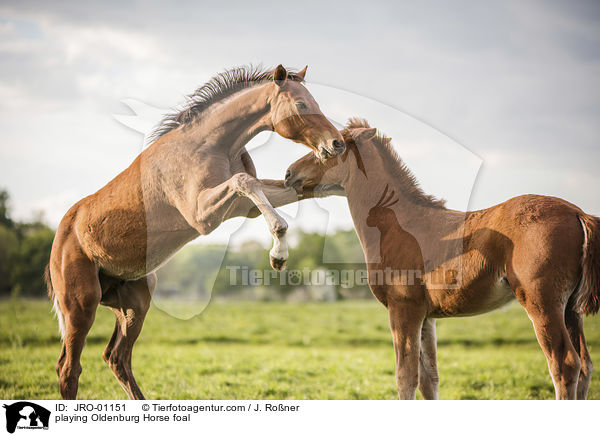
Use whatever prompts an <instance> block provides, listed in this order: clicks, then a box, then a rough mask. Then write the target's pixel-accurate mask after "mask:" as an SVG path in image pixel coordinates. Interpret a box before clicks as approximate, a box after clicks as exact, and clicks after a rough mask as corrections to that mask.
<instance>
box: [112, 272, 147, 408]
mask: <svg viewBox="0 0 600 436" xmlns="http://www.w3.org/2000/svg"><path fill="white" fill-rule="evenodd" d="M155 286H156V275H155V274H154V273H152V274H150V275H148V276H146V277H144V278H141V279H139V280H135V281H127V282H124V283H123V284H122V285H121V286H119V287H116V288H113V289H111V290H110V291H109V292H108V293H107V295H105V298H103V301H102V304H103V305H105V306H108V307H110V308H111V309H112V310H113V312H114V313H115V317H116V321H115V329H114V331H113V334H112V337H111V339H110V341H109V343H108V345H107V346H106V349H105V350H104V353H103V357H104V360H105V362H106V363H107V364H108V366H109V367H110V369H111V370H112V372H113V374H114V375H115V377H116V379H117V381H118V382H119V384H120V385H121V387H123V389H124V390H125V392H126V393H127V395H128V396H129V398H130V399H136V400H143V399H144V395H143V394H142V391H141V389H140V388H139V386H138V384H137V382H136V380H135V377H134V375H133V370H132V368H131V358H132V353H133V346H134V344H135V341H136V339H137V338H138V336H139V335H140V332H141V331H142V326H143V324H144V319H145V317H146V313H147V312H148V309H149V308H150V301H151V298H152V293H153V292H154V287H155Z"/></svg>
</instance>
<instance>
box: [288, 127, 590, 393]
mask: <svg viewBox="0 0 600 436" xmlns="http://www.w3.org/2000/svg"><path fill="white" fill-rule="evenodd" d="M343 136H344V139H345V141H346V147H347V150H346V152H345V153H343V154H342V155H341V156H340V157H338V158H336V159H330V160H328V161H326V162H320V161H318V160H317V159H315V158H314V157H313V156H305V157H303V158H301V159H300V160H298V161H296V162H295V163H294V164H292V166H291V167H290V168H289V169H288V172H287V174H286V184H287V185H288V186H292V187H294V188H296V189H297V190H298V191H299V192H300V193H301V194H302V195H303V196H325V195H345V196H346V197H347V199H348V205H349V207H350V212H351V214H352V219H353V221H354V226H355V228H356V232H357V234H358V237H359V239H360V242H361V245H362V247H363V251H364V254H365V261H366V263H367V267H368V276H369V285H370V287H371V290H372V291H373V294H374V295H375V297H376V298H377V299H378V300H379V301H380V302H381V303H383V304H384V305H385V306H386V307H387V308H388V311H389V317H390V328H391V331H392V338H393V343H394V349H395V352H396V379H397V384H398V395H399V397H400V398H401V399H414V398H415V392H416V389H417V387H418V388H419V389H420V390H421V393H422V394H423V397H424V398H425V399H437V397H438V384H439V377H438V372H437V362H436V337H435V319H436V318H443V317H456V316H467V315H475V314H478V313H484V312H488V311H491V310H493V309H496V308H498V307H500V306H502V305H503V304H505V303H507V302H509V301H511V300H512V299H513V298H515V297H516V298H517V300H518V301H519V303H521V305H523V307H524V308H525V310H526V311H527V314H528V315H529V318H530V319H531V321H532V322H533V326H534V329H535V333H536V336H537V339H538V342H539V344H540V345H541V347H542V350H543V351H544V354H545V355H546V359H547V362H548V367H549V370H550V375H551V376H552V380H553V382H554V387H555V390H556V398H557V399H575V398H578V399H585V398H586V396H587V391H588V386H589V383H590V378H591V376H592V361H591V358H590V354H589V352H588V349H587V345H586V341H585V336H584V332H583V315H590V314H595V313H597V312H598V309H599V307H600V219H598V218H596V217H594V216H591V215H588V214H586V213H585V212H583V211H582V210H581V209H579V208H578V207H576V206H574V205H573V204H571V203H568V202H567V201H565V200H561V199H559V198H555V197H545V196H539V195H524V196H521V197H516V198H513V199H510V200H508V201H506V202H504V203H502V204H499V205H497V206H493V207H491V208H489V209H484V210H479V211H475V212H458V211H454V210H448V209H446V207H445V206H444V203H443V202H442V201H439V200H436V199H435V198H433V197H431V196H429V195H426V194H425V193H423V191H422V190H421V189H420V188H419V186H418V184H417V181H416V179H415V178H414V177H413V175H412V174H411V173H410V171H409V170H408V169H407V168H406V167H405V166H404V164H403V163H402V161H401V160H400V158H399V157H398V156H397V155H396V153H395V152H394V150H393V148H392V147H391V146H390V139H389V138H386V137H383V136H379V135H376V130H375V129H374V128H371V127H370V126H369V125H368V124H367V123H366V121H361V120H352V121H351V122H350V123H349V124H348V127H347V128H346V129H345V130H344V131H343Z"/></svg>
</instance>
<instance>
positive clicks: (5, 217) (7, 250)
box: [0, 190, 54, 297]
mask: <svg viewBox="0 0 600 436" xmlns="http://www.w3.org/2000/svg"><path fill="white" fill-rule="evenodd" d="M53 240H54V231H53V230H52V229H51V228H50V227H48V226H47V225H46V224H44V223H43V222H42V220H41V218H40V219H35V220H33V221H30V222H24V221H16V220H13V219H12V218H11V216H10V210H9V195H8V192H7V191H5V190H0V296H4V297H6V296H9V295H13V296H29V297H32V296H35V297H38V296H42V295H45V294H46V288H45V285H44V282H43V274H44V268H45V266H46V264H47V263H48V259H49V258H50V250H51V248H52V241H53Z"/></svg>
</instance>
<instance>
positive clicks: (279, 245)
mask: <svg viewBox="0 0 600 436" xmlns="http://www.w3.org/2000/svg"><path fill="white" fill-rule="evenodd" d="M269 254H270V255H271V257H273V258H275V259H280V260H287V258H288V256H289V253H288V244H287V239H286V235H283V236H280V237H278V238H277V237H275V238H273V248H271V251H270V252H269Z"/></svg>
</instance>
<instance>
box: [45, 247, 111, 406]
mask: <svg viewBox="0 0 600 436" xmlns="http://www.w3.org/2000/svg"><path fill="white" fill-rule="evenodd" d="M62 252H63V253H66V254H65V255H64V256H63V259H61V260H60V262H53V264H55V265H56V264H60V265H61V266H62V267H61V268H51V269H52V286H53V288H54V293H55V295H54V298H55V299H57V301H58V306H59V307H60V311H61V313H62V315H63V316H64V330H65V331H64V337H63V345H62V349H61V353H60V357H59V359H58V362H57V364H56V372H57V373H58V378H59V388H60V393H61V395H62V397H63V399H65V400H68V399H70V400H74V399H75V398H76V396H77V390H78V387H79V376H80V375H81V371H82V368H81V353H82V351H83V347H84V346H85V338H86V336H87V334H88V332H89V330H90V328H91V326H92V324H93V323H94V318H95V316H96V309H97V307H98V303H99V302H100V296H101V290H100V283H99V281H98V276H97V273H96V267H95V266H94V264H93V263H92V262H91V261H90V260H89V259H88V258H87V257H85V256H84V255H83V254H82V253H81V251H80V250H79V249H76V248H74V249H72V250H62Z"/></svg>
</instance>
